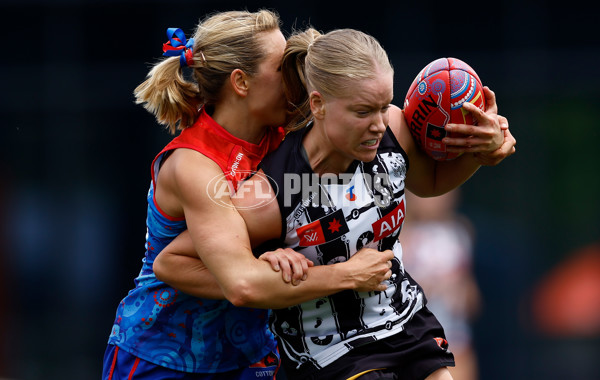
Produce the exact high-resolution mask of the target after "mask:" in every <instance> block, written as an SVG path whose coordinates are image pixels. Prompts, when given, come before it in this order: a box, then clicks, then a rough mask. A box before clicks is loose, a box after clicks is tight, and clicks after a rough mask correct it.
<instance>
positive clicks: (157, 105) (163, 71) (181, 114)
mask: <svg viewBox="0 0 600 380" xmlns="http://www.w3.org/2000/svg"><path fill="white" fill-rule="evenodd" d="M280 23H281V22H280V19H279V16H278V15H277V14H276V13H275V12H272V11H269V10H260V11H258V12H248V11H229V12H221V13H215V14H213V15H209V16H207V17H206V18H205V19H204V20H203V21H201V22H200V23H199V24H198V26H197V28H196V32H195V34H194V36H193V38H194V47H193V63H192V64H191V65H190V66H189V67H190V68H191V69H192V79H193V81H188V80H186V78H185V77H184V75H183V71H182V68H181V66H180V63H179V57H170V58H164V59H162V60H161V61H159V62H158V63H157V64H156V65H154V67H153V68H152V69H151V70H150V72H149V73H148V75H147V78H146V80H145V81H144V82H142V83H141V84H140V85H139V86H137V87H136V89H135V90H134V95H135V98H136V104H143V105H144V108H146V110H148V111H149V112H150V113H152V114H154V116H156V119H157V121H158V122H159V123H160V124H163V125H165V126H167V127H168V129H169V131H170V132H171V133H172V134H175V133H176V132H177V130H180V129H183V128H186V127H189V126H191V125H192V124H194V122H195V121H196V118H197V116H198V109H199V108H200V107H202V106H207V105H214V104H215V103H216V102H217V101H218V100H219V95H220V92H221V89H222V87H223V85H224V83H225V81H226V80H227V78H228V77H229V75H230V74H231V72H232V71H233V70H235V69H241V70H242V71H244V72H245V73H247V74H248V75H249V76H253V75H255V74H256V73H257V71H258V66H259V64H260V62H261V60H262V59H263V58H264V57H265V51H264V49H263V47H262V46H261V43H260V41H259V39H258V36H257V35H258V34H259V33H261V32H267V31H271V30H279V27H280Z"/></svg>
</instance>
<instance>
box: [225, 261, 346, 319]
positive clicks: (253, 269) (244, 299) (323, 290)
mask: <svg viewBox="0 0 600 380" xmlns="http://www.w3.org/2000/svg"><path fill="white" fill-rule="evenodd" d="M255 261H256V262H255V265H251V266H247V267H246V269H245V270H243V271H241V272H240V275H239V276H236V279H235V281H228V280H226V279H224V280H223V282H224V285H223V289H224V292H225V296H226V297H227V299H229V301H230V302H232V303H233V304H234V305H236V306H244V307H256V308H266V309H280V308H285V307H289V306H293V305H297V304H300V303H303V302H306V301H309V300H312V299H316V298H320V297H325V296H328V295H331V294H334V293H337V292H339V291H342V290H347V289H354V288H355V287H356V286H357V281H356V280H355V278H354V277H353V271H352V269H351V268H350V266H349V265H346V263H338V264H334V265H322V266H316V267H312V268H309V269H308V276H307V279H306V280H304V281H301V282H300V284H298V285H292V284H290V283H285V282H283V280H282V279H281V275H280V274H279V273H278V272H274V271H273V270H272V269H271V268H270V266H269V264H268V263H267V262H264V261H261V260H255Z"/></svg>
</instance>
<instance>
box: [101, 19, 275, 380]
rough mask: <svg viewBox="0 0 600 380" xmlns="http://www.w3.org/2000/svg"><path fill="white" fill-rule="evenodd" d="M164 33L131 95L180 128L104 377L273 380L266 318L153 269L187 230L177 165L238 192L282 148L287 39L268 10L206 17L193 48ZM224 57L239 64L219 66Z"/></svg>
mask: <svg viewBox="0 0 600 380" xmlns="http://www.w3.org/2000/svg"><path fill="white" fill-rule="evenodd" d="M167 35H168V38H169V41H168V42H167V43H166V44H165V45H164V46H163V49H164V52H165V55H166V56H170V57H171V58H166V59H164V60H163V61H162V62H160V63H158V64H157V65H155V66H154V68H153V69H152V71H151V72H150V74H149V75H148V79H147V80H146V81H145V82H144V83H142V84H141V85H140V86H139V87H138V88H137V89H136V90H135V95H136V98H137V102H138V103H143V104H144V106H145V107H146V108H147V109H148V110H149V111H150V112H152V113H154V114H155V115H156V117H157V119H158V121H159V122H160V123H162V124H165V125H167V126H168V127H169V128H170V131H171V132H172V133H173V134H175V133H176V131H177V130H178V129H182V131H181V133H180V134H179V136H177V137H176V138H174V139H173V141H172V142H171V143H170V144H168V145H167V146H166V147H165V148H164V149H163V150H162V151H161V152H160V153H159V154H158V155H157V157H156V159H155V160H154V162H153V163H152V168H151V169H152V172H151V175H152V182H151V184H150V190H149V192H148V212H147V219H146V225H147V236H146V254H145V257H144V259H143V265H142V269H141V271H140V274H139V276H138V277H137V278H136V279H135V288H134V289H132V290H131V291H130V292H129V294H128V295H127V296H126V297H125V298H124V299H123V300H122V301H121V302H120V304H119V306H118V308H117V312H116V317H115V321H114V325H113V327H112V331H111V334H110V337H109V341H108V348H107V350H106V354H105V363H104V370H103V378H104V379H125V378H128V379H154V378H156V379H158V378H161V379H162V378H170V379H176V378H177V379H179V378H188V377H189V376H192V374H193V375H194V376H195V377H194V378H197V379H203V378H205V377H203V376H204V375H203V374H208V375H206V376H208V377H206V378H212V377H210V376H213V374H215V373H217V374H223V376H228V377H227V378H240V379H243V378H255V377H256V376H261V377H266V378H269V377H273V376H274V374H275V373H276V371H277V369H278V366H279V358H278V353H277V349H276V342H275V340H274V338H273V336H272V334H271V333H270V332H269V331H268V329H267V328H266V321H267V311H266V310H261V309H250V308H238V307H235V306H233V305H232V304H231V303H230V302H228V301H226V300H215V299H198V298H195V297H191V296H188V295H186V294H184V293H182V292H180V291H178V290H176V289H174V288H172V287H170V286H168V285H167V284H165V283H163V282H161V281H159V280H158V279H157V278H156V276H155V275H154V272H153V269H152V264H153V262H154V259H155V257H156V255H157V254H158V253H159V252H160V251H161V250H162V249H163V247H164V246H166V245H167V244H168V243H169V242H170V241H171V240H172V239H173V238H174V237H175V236H177V235H178V234H179V233H180V232H181V231H183V230H185V229H186V228H188V225H189V219H190V218H189V215H188V213H190V210H189V207H187V205H185V204H183V203H184V202H185V201H184V199H185V196H183V195H182V193H183V190H181V188H178V185H181V186H185V185H183V184H180V183H179V184H178V183H175V182H176V179H177V176H178V175H186V173H182V172H181V168H183V169H186V170H191V171H193V170H195V171H202V170H203V169H204V171H205V172H207V173H217V174H221V175H222V177H223V178H222V179H221V181H224V182H225V183H227V184H229V185H230V186H231V188H229V190H231V191H232V192H233V191H235V189H236V188H237V185H238V182H239V180H240V179H242V178H243V177H244V176H247V175H248V173H251V172H252V171H253V170H255V169H256V166H257V164H258V163H259V162H260V160H261V159H262V157H263V156H264V155H265V154H266V153H267V152H268V151H270V150H273V149H274V148H276V147H277V146H278V145H279V143H280V142H281V140H282V138H283V136H284V131H283V129H282V128H280V127H278V126H280V125H282V124H283V123H284V120H285V102H284V101H283V92H282V87H281V74H280V72H279V64H280V61H281V56H282V53H283V49H284V46H285V38H284V37H283V34H282V33H281V31H280V29H279V18H278V16H277V15H276V14H274V13H272V12H268V11H261V12H257V13H250V12H224V13H221V14H216V15H213V16H210V17H208V18H206V19H205V20H204V21H203V22H202V23H201V24H200V26H199V27H198V30H197V32H196V34H195V36H194V38H193V39H190V40H189V41H187V40H186V39H185V35H184V34H183V32H182V31H181V30H179V29H169V30H168V32H167ZM222 57H228V58H227V59H226V60H225V61H231V57H238V60H237V61H236V62H230V63H229V64H223V61H224V60H223V58H222ZM183 67H189V68H191V69H192V70H193V72H194V78H195V80H196V82H186V81H185V80H184V79H183V76H182V70H183ZM234 76H235V77H236V78H241V77H243V79H245V80H246V81H247V83H244V84H243V85H244V86H245V88H244V89H243V91H244V94H242V95H240V94H239V91H237V90H236V88H234V87H235V85H231V84H230V83H231V82H230V81H229V80H226V79H227V78H229V77H234ZM248 83H251V84H248ZM199 88H201V89H202V91H199ZM234 99H235V101H234ZM232 102H237V104H240V106H239V107H235V106H231V103H232ZM198 108H201V111H200V112H198ZM209 113H211V114H212V116H211V115H210V114H209ZM257 115H258V116H257ZM174 179H175V180H174ZM190 191H192V192H193V191H194V190H193V189H191V190H190ZM282 282H283V281H282Z"/></svg>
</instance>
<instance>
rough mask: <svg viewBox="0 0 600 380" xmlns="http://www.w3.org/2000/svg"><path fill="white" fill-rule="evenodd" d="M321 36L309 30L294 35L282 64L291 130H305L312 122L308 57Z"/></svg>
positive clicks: (289, 41)
mask: <svg viewBox="0 0 600 380" xmlns="http://www.w3.org/2000/svg"><path fill="white" fill-rule="evenodd" d="M320 36H321V33H319V32H318V31H317V30H315V29H313V28H309V29H307V30H306V31H304V32H301V33H296V34H294V35H292V36H291V37H290V38H289V39H288V41H287V46H286V49H285V53H284V55H283V61H282V63H281V73H282V76H283V88H284V92H285V96H286V99H287V100H288V102H289V109H288V114H289V116H290V117H289V123H288V129H289V130H296V129H301V128H304V127H305V126H306V125H308V123H309V122H310V121H311V120H312V116H311V112H310V100H309V97H308V87H309V86H308V83H307V81H306V73H305V68H306V56H307V54H308V50H309V48H310V46H311V45H312V43H313V42H314V41H315V40H316V39H317V38H319V37H320Z"/></svg>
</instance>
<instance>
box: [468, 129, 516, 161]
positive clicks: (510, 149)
mask: <svg viewBox="0 0 600 380" xmlns="http://www.w3.org/2000/svg"><path fill="white" fill-rule="evenodd" d="M503 132H504V142H503V144H502V146H500V148H498V149H497V150H495V151H493V152H490V153H476V154H475V155H474V156H475V158H476V159H477V161H478V162H479V164H481V165H485V166H495V165H498V164H499V163H500V162H501V161H502V160H504V159H505V158H506V157H508V156H510V155H513V154H514V153H515V152H516V147H515V146H516V144H517V140H516V139H515V138H514V136H513V135H512V134H511V133H510V130H508V129H505V130H504V131H503Z"/></svg>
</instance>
